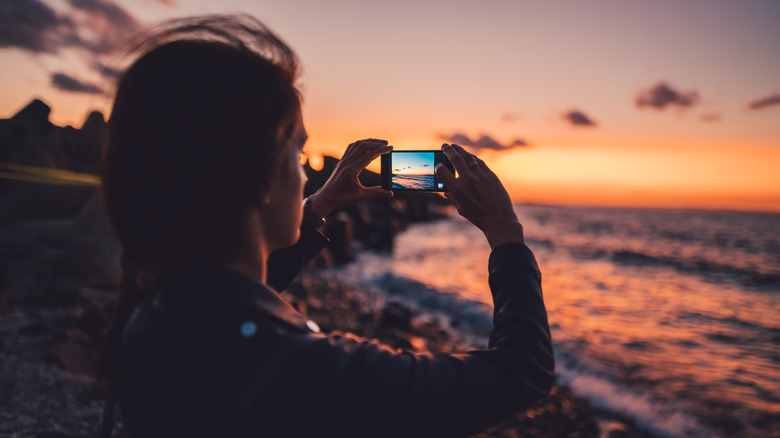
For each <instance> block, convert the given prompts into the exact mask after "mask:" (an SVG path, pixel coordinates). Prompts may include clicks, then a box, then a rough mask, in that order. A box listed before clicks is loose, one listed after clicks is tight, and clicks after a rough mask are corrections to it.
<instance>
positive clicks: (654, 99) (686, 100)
mask: <svg viewBox="0 0 780 438" xmlns="http://www.w3.org/2000/svg"><path fill="white" fill-rule="evenodd" d="M698 100H699V93H698V92H697V91H695V90H693V91H688V92H680V91H678V90H675V89H674V88H672V87H671V86H669V84H667V83H665V82H660V83H658V84H656V85H655V86H653V87H651V88H647V89H644V90H642V91H640V92H639V95H637V97H636V100H635V104H636V106H637V107H638V108H643V107H650V108H653V109H657V110H664V109H666V107H668V106H676V107H678V108H680V109H685V108H688V107H691V106H693V105H695V104H696V103H697V102H698Z"/></svg>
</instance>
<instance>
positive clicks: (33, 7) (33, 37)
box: [0, 0, 80, 53]
mask: <svg viewBox="0 0 780 438" xmlns="http://www.w3.org/2000/svg"><path fill="white" fill-rule="evenodd" d="M79 43H80V38H79V36H78V34H77V33H76V26H75V23H74V22H73V21H72V20H71V19H70V18H69V17H67V16H62V15H59V14H57V13H56V12H55V11H54V10H53V9H51V8H50V7H49V6H47V5H46V4H45V3H43V2H41V1H39V0H12V1H3V2H2V3H0V48H6V47H8V48H11V47H16V48H19V49H22V50H26V51H28V52H32V53H56V52H58V51H59V50H60V49H61V48H62V47H66V46H74V45H78V44H79Z"/></svg>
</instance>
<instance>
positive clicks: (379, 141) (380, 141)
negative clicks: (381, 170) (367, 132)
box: [358, 138, 387, 145]
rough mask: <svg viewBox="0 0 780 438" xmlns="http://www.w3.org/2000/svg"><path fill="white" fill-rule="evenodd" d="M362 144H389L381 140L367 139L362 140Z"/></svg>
mask: <svg viewBox="0 0 780 438" xmlns="http://www.w3.org/2000/svg"><path fill="white" fill-rule="evenodd" d="M360 142H367V143H382V144H384V145H386V144H387V140H380V139H378V138H367V139H365V140H360ZM360 142H358V143H360Z"/></svg>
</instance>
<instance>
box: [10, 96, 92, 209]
mask: <svg viewBox="0 0 780 438" xmlns="http://www.w3.org/2000/svg"><path fill="white" fill-rule="evenodd" d="M50 112H51V109H50V108H49V106H48V105H46V104H45V103H43V102H41V101H40V100H37V99H36V100H33V101H32V102H30V103H29V104H28V105H27V106H26V107H24V108H23V109H22V110H21V111H19V112H18V113H17V114H16V115H14V116H13V117H11V118H10V119H4V120H0V162H2V163H10V164H19V165H24V166H35V167H41V168H48V169H60V170H71V171H76V172H86V173H97V171H98V168H99V164H100V154H101V147H102V144H103V139H104V136H105V132H106V122H105V120H104V119H103V115H102V114H100V113H99V112H93V113H91V114H90V115H89V117H88V118H87V120H86V122H85V123H84V126H82V128H81V129H75V128H73V127H71V126H67V127H64V128H62V127H59V126H55V125H53V124H52V123H51V122H49V113H50ZM95 192H96V190H95V188H92V187H83V186H67V185H51V184H41V183H35V182H30V181H16V180H9V179H0V224H8V223H17V222H19V221H26V220H37V219H55V218H66V217H73V216H75V215H77V214H78V213H79V211H80V210H81V207H82V206H83V205H84V203H85V202H86V201H87V200H88V199H89V198H90V196H91V195H92V194H93V193H95Z"/></svg>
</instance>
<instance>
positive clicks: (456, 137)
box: [439, 132, 528, 151]
mask: <svg viewBox="0 0 780 438" xmlns="http://www.w3.org/2000/svg"><path fill="white" fill-rule="evenodd" d="M439 138H440V139H441V140H444V141H446V142H448V143H455V144H458V145H460V146H464V147H467V148H469V149H472V150H484V149H488V150H494V151H504V150H507V149H514V148H516V147H520V146H528V143H527V142H525V141H524V140H521V139H519V138H518V139H515V140H513V141H512V142H510V143H505V144H502V143H500V142H498V141H496V140H495V139H493V138H492V137H490V136H489V135H487V134H482V136H480V137H479V138H478V139H476V140H472V139H471V138H469V136H467V135H465V134H462V133H459V132H458V133H454V134H452V135H444V134H440V135H439Z"/></svg>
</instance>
